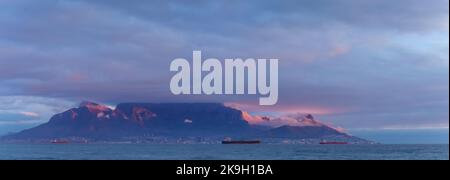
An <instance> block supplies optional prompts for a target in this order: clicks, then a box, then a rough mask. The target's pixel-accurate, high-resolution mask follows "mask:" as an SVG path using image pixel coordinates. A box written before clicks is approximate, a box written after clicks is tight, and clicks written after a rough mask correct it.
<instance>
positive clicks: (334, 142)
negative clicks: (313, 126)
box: [319, 141, 348, 144]
mask: <svg viewBox="0 0 450 180" xmlns="http://www.w3.org/2000/svg"><path fill="white" fill-rule="evenodd" d="M319 144H348V142H339V141H322V142H320V143H319Z"/></svg>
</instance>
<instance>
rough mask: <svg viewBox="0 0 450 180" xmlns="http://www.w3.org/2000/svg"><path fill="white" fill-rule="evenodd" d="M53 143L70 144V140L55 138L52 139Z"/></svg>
mask: <svg viewBox="0 0 450 180" xmlns="http://www.w3.org/2000/svg"><path fill="white" fill-rule="evenodd" d="M51 143H52V144H68V143H69V141H67V140H60V139H54V140H52V141H51Z"/></svg>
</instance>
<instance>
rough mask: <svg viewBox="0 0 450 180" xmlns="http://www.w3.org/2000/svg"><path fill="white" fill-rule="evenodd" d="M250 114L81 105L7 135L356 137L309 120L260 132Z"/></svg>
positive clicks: (212, 107)
mask: <svg viewBox="0 0 450 180" xmlns="http://www.w3.org/2000/svg"><path fill="white" fill-rule="evenodd" d="M246 116H248V114H247V113H245V112H243V111H240V110H237V109H234V108H230V107H227V106H224V105H223V104H220V103H161V104H157V103H122V104H119V105H117V107H116V108H115V109H112V108H110V107H108V106H105V105H100V104H97V103H92V102H83V103H81V104H80V105H79V107H76V108H72V109H69V110H67V111H65V112H62V113H60V114H56V115H54V116H53V117H52V118H51V119H50V120H49V121H48V122H47V123H44V124H42V125H39V126H37V127H34V128H31V129H27V130H24V131H22V132H19V133H15V134H12V135H8V136H4V137H3V139H12V140H32V139H58V138H73V137H79V138H88V139H102V140H120V139H121V138H124V137H154V136H158V137H170V138H174V137H175V138H177V137H180V138H183V137H201V138H223V137H238V138H246V137H248V138H287V139H304V138H308V139H311V138H315V139H324V138H327V137H342V138H349V139H351V138H353V137H352V136H349V135H347V134H345V133H343V132H340V131H338V130H336V129H334V128H332V127H329V126H326V125H324V124H322V123H320V122H318V121H316V120H314V118H313V117H312V116H311V115H308V116H305V119H304V120H302V121H301V122H300V123H299V126H281V127H277V128H269V127H267V128H260V127H256V126H253V125H250V124H249V123H248V122H247V121H246Z"/></svg>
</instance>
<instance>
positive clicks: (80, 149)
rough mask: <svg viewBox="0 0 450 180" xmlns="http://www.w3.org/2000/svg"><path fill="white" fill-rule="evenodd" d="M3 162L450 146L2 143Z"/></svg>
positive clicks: (341, 154)
mask: <svg viewBox="0 0 450 180" xmlns="http://www.w3.org/2000/svg"><path fill="white" fill-rule="evenodd" d="M0 159H2V160H15V159H19V160H66V159H69V160H85V159H87V160H110V159H111V160H112V159H119V160H129V159H131V160H329V159H331V160H432V159H437V160H448V159H449V145H448V144H447V145H284V144H258V145H222V144H213V145H203V144H195V145H194V144H191V145H186V144H0Z"/></svg>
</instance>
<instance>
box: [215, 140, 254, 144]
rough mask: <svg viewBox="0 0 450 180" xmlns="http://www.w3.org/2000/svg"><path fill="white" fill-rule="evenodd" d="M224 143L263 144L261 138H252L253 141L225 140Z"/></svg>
mask: <svg viewBox="0 0 450 180" xmlns="http://www.w3.org/2000/svg"><path fill="white" fill-rule="evenodd" d="M222 144H261V141H260V140H252V141H232V140H223V141H222Z"/></svg>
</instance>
